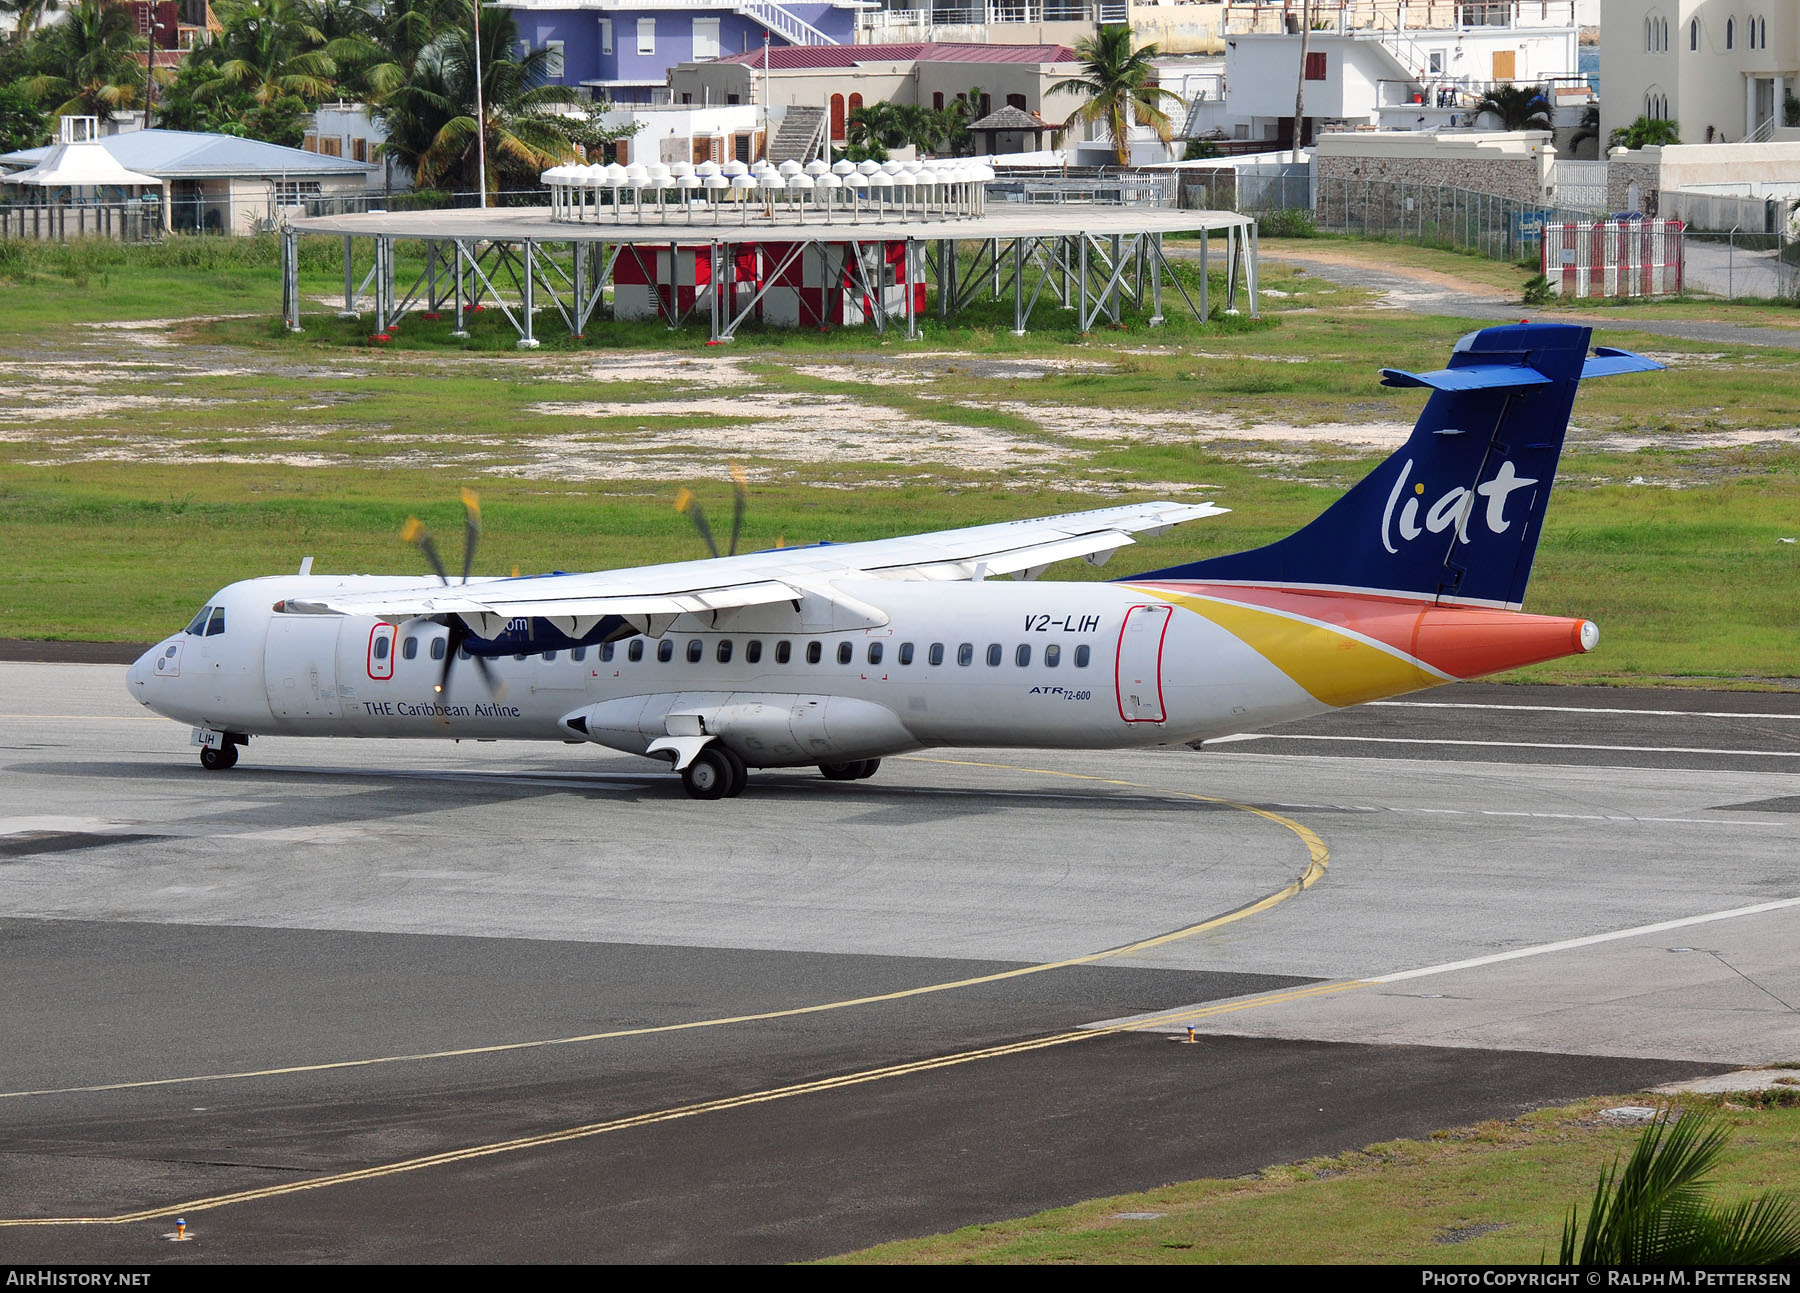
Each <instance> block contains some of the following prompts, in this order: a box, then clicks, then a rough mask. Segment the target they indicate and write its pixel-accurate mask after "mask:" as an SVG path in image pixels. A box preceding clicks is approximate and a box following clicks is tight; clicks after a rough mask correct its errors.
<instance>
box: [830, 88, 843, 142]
mask: <svg viewBox="0 0 1800 1293" xmlns="http://www.w3.org/2000/svg"><path fill="white" fill-rule="evenodd" d="M831 137H832V138H833V139H842V138H843V137H844V96H843V95H841V94H834V95H832V96H831Z"/></svg>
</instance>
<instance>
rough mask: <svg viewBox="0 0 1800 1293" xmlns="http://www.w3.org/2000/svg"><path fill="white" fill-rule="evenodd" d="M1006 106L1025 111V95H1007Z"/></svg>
mask: <svg viewBox="0 0 1800 1293" xmlns="http://www.w3.org/2000/svg"><path fill="white" fill-rule="evenodd" d="M1006 106H1007V107H1009V108H1017V109H1018V110H1019V111H1020V112H1024V111H1025V96H1024V95H1022V94H1009V95H1007V96H1006Z"/></svg>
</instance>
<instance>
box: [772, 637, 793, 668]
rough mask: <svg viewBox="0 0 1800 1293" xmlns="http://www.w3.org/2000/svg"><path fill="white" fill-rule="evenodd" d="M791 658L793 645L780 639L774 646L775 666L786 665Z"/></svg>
mask: <svg viewBox="0 0 1800 1293" xmlns="http://www.w3.org/2000/svg"><path fill="white" fill-rule="evenodd" d="M793 658H794V646H793V643H791V642H789V641H788V640H787V639H786V638H782V639H781V641H779V642H777V643H776V644H775V663H776V664H786V663H787V662H788V661H789V660H791V659H793Z"/></svg>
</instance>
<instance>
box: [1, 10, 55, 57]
mask: <svg viewBox="0 0 1800 1293" xmlns="http://www.w3.org/2000/svg"><path fill="white" fill-rule="evenodd" d="M56 3H57V0H0V13H9V14H12V15H13V36H12V38H13V45H14V46H15V47H21V48H22V47H23V46H24V45H25V44H26V42H28V41H29V40H30V39H31V32H32V29H33V28H34V27H36V26H37V25H38V24H39V23H40V22H42V21H43V20H44V15H45V14H50V13H55V12H56Z"/></svg>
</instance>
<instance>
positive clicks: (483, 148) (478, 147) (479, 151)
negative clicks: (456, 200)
mask: <svg viewBox="0 0 1800 1293" xmlns="http://www.w3.org/2000/svg"><path fill="white" fill-rule="evenodd" d="M474 7H475V164H476V165H477V166H479V167H480V168H481V209H482V210H483V211H486V210H487V110H486V109H485V108H484V107H483V106H482V103H481V0H475V6H474Z"/></svg>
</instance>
